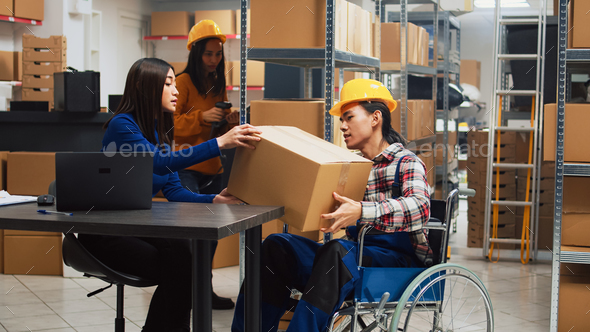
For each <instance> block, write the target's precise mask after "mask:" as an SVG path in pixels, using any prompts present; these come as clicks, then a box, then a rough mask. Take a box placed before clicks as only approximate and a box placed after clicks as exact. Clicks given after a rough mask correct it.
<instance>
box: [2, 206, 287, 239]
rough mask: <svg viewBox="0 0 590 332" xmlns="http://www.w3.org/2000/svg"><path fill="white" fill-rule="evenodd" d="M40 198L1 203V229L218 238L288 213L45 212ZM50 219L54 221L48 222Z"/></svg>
mask: <svg viewBox="0 0 590 332" xmlns="http://www.w3.org/2000/svg"><path fill="white" fill-rule="evenodd" d="M38 209H46V210H48V211H50V210H55V207H54V206H50V207H39V206H37V204H36V203H27V204H18V205H10V206H2V207H0V229H18V230H35V231H48V232H62V233H68V232H72V233H86V234H102V235H122V234H124V235H126V236H145V237H163V236H162V233H163V232H165V233H166V235H165V237H167V238H184V239H200V240H219V239H222V238H224V237H226V236H230V235H232V234H235V233H239V232H241V231H244V230H247V229H250V228H252V227H255V226H258V225H261V224H263V223H265V222H267V221H269V220H273V219H277V218H280V217H282V216H283V215H284V208H283V207H279V206H255V205H226V204H198V203H175V202H174V203H173V202H153V204H152V209H151V210H133V211H130V210H122V211H90V212H88V213H86V212H84V211H78V212H74V215H73V216H65V215H60V214H51V215H46V214H41V213H38V212H37V210H38ZM48 221H50V222H48Z"/></svg>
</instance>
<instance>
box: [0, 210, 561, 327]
mask: <svg viewBox="0 0 590 332" xmlns="http://www.w3.org/2000/svg"><path fill="white" fill-rule="evenodd" d="M465 209H466V206H465V205H464V204H461V206H460V210H465ZM465 219H466V218H465V217H464V213H461V214H460V216H459V221H458V232H457V233H454V234H452V235H451V245H452V246H453V248H456V247H461V246H463V247H464V243H465V239H466V234H465V233H466V229H467V228H466V225H465V224H466V220H465ZM453 251H455V250H453ZM451 262H453V263H457V264H460V265H463V266H465V267H467V268H469V269H471V270H472V271H474V272H475V273H476V274H477V275H478V276H479V277H480V278H481V279H482V281H483V282H484V283H485V285H486V287H487V289H488V292H489V294H490V297H491V299H492V305H493V307H494V317H495V324H496V331H502V332H511V331H515V332H516V331H518V332H529V331H548V330H549V319H548V318H549V314H550V305H549V302H550V286H551V271H550V268H551V265H550V264H549V262H540V263H539V262H538V263H530V264H527V265H522V264H521V263H520V261H514V260H512V261H511V260H508V259H502V260H501V261H500V262H499V263H496V264H492V263H490V262H488V261H485V260H483V259H482V258H481V257H473V256H465V255H457V254H454V255H453V256H452V258H451ZM213 274H214V277H213V287H214V289H215V291H216V293H217V294H219V295H220V296H227V297H232V298H234V300H235V297H236V294H237V293H238V268H237V267H229V268H223V269H217V270H215V271H214V272H213ZM104 286H105V283H104V282H102V281H100V280H92V279H82V278H61V277H45V276H24V275H14V276H13V275H0V332H6V331H8V332H13V331H24V332H28V331H44V332H73V331H79V332H111V331H114V323H113V321H114V317H115V311H114V310H115V309H114V308H115V304H116V291H115V288H114V287H112V288H110V289H108V290H106V291H104V292H102V293H101V294H99V295H97V296H96V297H93V298H87V297H86V294H87V293H88V292H90V291H94V290H96V289H97V288H100V287H104ZM153 290H154V289H153V288H145V289H139V288H133V287H125V316H126V318H127V323H126V331H128V332H133V331H141V326H143V323H144V321H145V316H146V314H147V309H148V305H149V301H150V298H151V294H152V293H153ZM232 317H233V311H232V310H224V311H214V312H213V329H214V330H215V331H217V332H226V331H229V330H230V325H231V320H232Z"/></svg>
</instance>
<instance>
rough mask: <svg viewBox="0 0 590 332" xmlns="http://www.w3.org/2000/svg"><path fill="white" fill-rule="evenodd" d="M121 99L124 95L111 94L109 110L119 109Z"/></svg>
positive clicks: (113, 111)
mask: <svg viewBox="0 0 590 332" xmlns="http://www.w3.org/2000/svg"><path fill="white" fill-rule="evenodd" d="M121 99H123V95H109V112H111V113H115V112H116V111H117V108H119V104H120V103H121Z"/></svg>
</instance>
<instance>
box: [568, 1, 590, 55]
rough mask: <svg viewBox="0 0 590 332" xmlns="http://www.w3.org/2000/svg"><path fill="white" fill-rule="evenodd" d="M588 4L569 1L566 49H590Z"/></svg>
mask: <svg viewBox="0 0 590 332" xmlns="http://www.w3.org/2000/svg"><path fill="white" fill-rule="evenodd" d="M588 12H590V2H588V1H587V0H576V1H570V3H569V15H568V16H569V19H568V46H567V47H568V48H590V35H588V31H590V21H589V20H588Z"/></svg>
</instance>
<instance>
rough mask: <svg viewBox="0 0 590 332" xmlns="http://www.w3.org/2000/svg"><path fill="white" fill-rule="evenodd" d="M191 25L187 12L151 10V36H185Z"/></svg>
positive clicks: (190, 17)
mask: <svg viewBox="0 0 590 332" xmlns="http://www.w3.org/2000/svg"><path fill="white" fill-rule="evenodd" d="M192 26H193V18H192V14H191V13H189V12H184V11H173V12H152V33H151V35H152V36H187V35H188V33H189V31H190V29H191V27H192ZM222 32H224V31H222ZM224 33H225V32H224Z"/></svg>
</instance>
